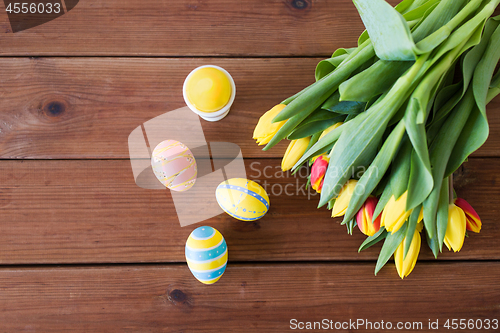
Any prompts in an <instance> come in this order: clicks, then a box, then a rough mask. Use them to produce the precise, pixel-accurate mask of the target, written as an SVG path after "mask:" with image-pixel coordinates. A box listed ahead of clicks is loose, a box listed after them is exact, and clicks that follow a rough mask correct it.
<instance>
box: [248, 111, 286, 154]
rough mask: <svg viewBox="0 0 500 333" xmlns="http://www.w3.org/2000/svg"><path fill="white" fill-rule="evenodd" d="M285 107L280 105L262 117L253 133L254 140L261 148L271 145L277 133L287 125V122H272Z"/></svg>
mask: <svg viewBox="0 0 500 333" xmlns="http://www.w3.org/2000/svg"><path fill="white" fill-rule="evenodd" d="M285 106H286V105H285V104H278V105H276V106H275V107H273V108H272V109H271V110H269V111H267V112H266V113H264V114H263V115H262V117H260V119H259V122H258V123H257V126H255V130H254V131H253V138H254V139H255V140H257V143H258V144H259V146H262V145H265V144H267V143H269V141H271V139H272V138H273V136H274V135H275V134H276V132H278V131H279V129H280V128H281V127H282V126H283V125H284V124H285V123H286V120H285V121H280V122H277V123H273V122H272V120H273V118H274V117H276V115H277V114H278V113H280V112H281V110H283V109H284V108H285Z"/></svg>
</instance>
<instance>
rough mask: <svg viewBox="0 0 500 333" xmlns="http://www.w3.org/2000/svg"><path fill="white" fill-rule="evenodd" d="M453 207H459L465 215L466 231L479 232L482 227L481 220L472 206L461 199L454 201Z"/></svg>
mask: <svg viewBox="0 0 500 333" xmlns="http://www.w3.org/2000/svg"><path fill="white" fill-rule="evenodd" d="M455 205H456V206H458V207H460V208H461V209H462V210H463V211H464V213H465V217H466V228H467V230H469V231H472V232H480V231H481V225H482V223H481V218H480V217H479V215H478V214H477V213H476V211H475V210H474V208H472V206H471V205H470V204H469V203H468V202H467V201H465V200H464V199H462V198H457V199H456V200H455Z"/></svg>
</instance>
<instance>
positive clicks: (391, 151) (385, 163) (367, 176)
mask: <svg viewBox="0 0 500 333" xmlns="http://www.w3.org/2000/svg"><path fill="white" fill-rule="evenodd" d="M404 133H405V127H404V123H403V122H400V123H399V124H398V125H397V126H396V127H395V128H394V130H393V131H392V133H391V134H390V135H389V137H388V138H387V140H386V141H385V142H384V145H383V146H382V149H380V152H379V153H378V154H377V156H376V157H375V159H374V160H373V162H372V163H371V165H370V167H369V168H368V169H367V170H366V172H365V173H364V174H363V176H361V178H360V179H359V181H358V182H357V184H356V187H355V189H354V193H353V195H352V197H351V200H350V201H349V205H348V206H347V211H346V213H345V215H344V221H346V220H350V219H352V218H354V216H355V215H356V213H357V212H358V210H359V209H360V208H361V206H363V204H364V202H365V201H366V199H368V197H369V196H370V194H371V193H372V192H373V191H374V190H375V188H376V187H377V185H378V184H379V182H380V181H381V180H382V177H383V176H384V175H385V173H386V171H387V169H388V168H389V165H390V163H391V162H392V160H393V158H394V156H395V155H396V153H397V151H398V148H399V145H400V142H401V139H402V138H403V135H404Z"/></svg>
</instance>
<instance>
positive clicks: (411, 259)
mask: <svg viewBox="0 0 500 333" xmlns="http://www.w3.org/2000/svg"><path fill="white" fill-rule="evenodd" d="M419 225H420V226H419ZM422 227H423V226H422V223H419V224H418V225H417V229H416V230H415V233H414V234H413V237H412V239H411V245H410V249H409V250H408V253H407V254H406V258H404V253H405V246H406V243H407V242H408V239H407V238H406V237H405V238H404V240H403V241H402V242H401V244H399V246H398V248H397V249H396V252H394V262H395V263H396V269H397V271H398V274H399V277H400V278H401V279H404V278H405V277H407V276H408V275H410V273H411V271H412V270H413V268H414V267H415V264H416V263H417V258H418V254H419V252H420V245H421V243H422V240H421V238H420V231H419V229H420V230H422Z"/></svg>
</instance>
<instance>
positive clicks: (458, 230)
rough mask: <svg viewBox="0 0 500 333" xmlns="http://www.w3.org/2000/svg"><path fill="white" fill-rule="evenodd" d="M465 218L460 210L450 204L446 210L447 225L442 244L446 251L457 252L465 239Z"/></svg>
mask: <svg viewBox="0 0 500 333" xmlns="http://www.w3.org/2000/svg"><path fill="white" fill-rule="evenodd" d="M465 227H466V218H465V213H464V211H463V210H462V208H460V207H457V206H456V205H455V204H451V205H450V206H449V208H448V225H447V227H446V234H445V235H444V244H445V245H446V247H447V248H448V250H450V251H451V250H453V251H455V252H458V251H460V250H461V249H462V246H463V245H464V239H465Z"/></svg>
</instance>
